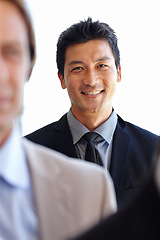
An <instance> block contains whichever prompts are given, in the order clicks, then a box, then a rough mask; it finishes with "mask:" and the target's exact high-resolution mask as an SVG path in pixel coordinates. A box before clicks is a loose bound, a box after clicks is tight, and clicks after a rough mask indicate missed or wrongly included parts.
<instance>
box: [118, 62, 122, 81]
mask: <svg viewBox="0 0 160 240" xmlns="http://www.w3.org/2000/svg"><path fill="white" fill-rule="evenodd" d="M121 80H122V77H121V65H120V66H119V67H118V71H117V82H120V81H121Z"/></svg>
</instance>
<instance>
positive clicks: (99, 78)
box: [59, 39, 121, 120]
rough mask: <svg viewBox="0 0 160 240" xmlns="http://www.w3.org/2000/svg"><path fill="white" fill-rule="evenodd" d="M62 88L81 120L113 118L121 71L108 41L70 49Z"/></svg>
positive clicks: (75, 46)
mask: <svg viewBox="0 0 160 240" xmlns="http://www.w3.org/2000/svg"><path fill="white" fill-rule="evenodd" d="M59 78H60V81H61V86H62V88H67V91H68V94H69V97H70V100H71V109H72V113H73V114H74V115H75V117H76V118H77V119H79V120H80V118H81V117H82V116H83V115H84V116H87V115H88V116H90V115H91V114H92V115H93V114H96V115H99V114H101V116H102V115H103V116H106V114H107V115H108V114H109V115H110V114H111V112H112V99H113V96H114V94H115V90H116V85H117V82H119V81H121V67H119V68H118V70H117V69H116V65H115V59H114V56H113V53H112V50H111V48H110V46H109V44H108V42H107V41H105V40H101V39H96V40H90V41H88V42H86V43H80V44H75V45H72V46H69V47H68V48H67V50H66V53H65V65H64V78H63V77H62V76H61V75H60V74H59Z"/></svg>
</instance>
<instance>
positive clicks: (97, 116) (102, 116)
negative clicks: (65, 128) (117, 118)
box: [72, 109, 112, 132]
mask: <svg viewBox="0 0 160 240" xmlns="http://www.w3.org/2000/svg"><path fill="white" fill-rule="evenodd" d="M72 113H73V115H74V117H75V118H76V119H77V120H78V121H79V122H80V123H82V124H83V125H84V126H85V127H86V128H88V129H89V131H91V132H93V131H94V130H95V129H96V128H97V127H99V126H100V125H101V124H103V123H104V122H105V121H107V119H108V118H109V117H110V116H111V114H112V109H111V110H109V111H106V112H98V113H95V112H94V113H92V112H86V113H80V112H76V111H74V110H72Z"/></svg>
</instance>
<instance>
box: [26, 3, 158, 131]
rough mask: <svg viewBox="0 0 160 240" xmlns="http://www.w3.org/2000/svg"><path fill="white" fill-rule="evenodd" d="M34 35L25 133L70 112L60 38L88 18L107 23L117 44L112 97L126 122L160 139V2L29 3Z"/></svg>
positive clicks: (27, 87) (27, 91) (27, 88)
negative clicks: (59, 60) (118, 72)
mask: <svg viewBox="0 0 160 240" xmlns="http://www.w3.org/2000/svg"><path fill="white" fill-rule="evenodd" d="M27 3H28V5H29V9H30V11H31V14H32V18H33V23H34V27H35V31H36V41H37V61H36V65H35V68H34V71H33V73H32V76H31V78H30V80H29V82H28V83H27V84H26V87H25V97H24V113H23V116H22V134H23V135H25V134H27V133H30V132H32V131H34V130H36V129H38V128H40V127H42V126H44V125H46V124H48V123H51V122H53V121H56V120H58V119H59V118H60V117H61V116H62V115H63V114H64V113H66V112H67V111H68V110H69V108H70V101H69V98H68V95H67V91H66V90H62V89H61V86H60V82H59V79H58V76H57V67H56V44H57V39H58V37H59V34H60V33H61V32H62V31H63V30H65V29H66V28H67V27H69V26H70V25H72V24H73V23H76V22H79V20H84V19H87V18H88V16H90V17H92V18H93V20H100V21H104V22H106V23H108V24H109V25H110V26H111V27H112V28H113V29H114V30H115V32H116V34H117V36H118V40H119V48H120V53H121V66H122V82H121V83H119V84H118V88H117V92H116V95H115V98H114V108H115V110H116V112H117V113H118V114H119V115H120V116H121V117H122V118H123V119H124V120H127V121H130V122H132V123H134V124H136V125H139V126H141V127H143V128H145V129H147V130H149V131H152V132H154V133H156V134H158V135H159V134H160V109H159V103H160V94H159V92H160V84H159V82H160V12H159V0H152V1H148V0H133V1H132V0H109V1H108V0H101V1H97V0H81V1H76V0H68V1H67V0H61V1H54V0H45V1H44V0H43V1H42V0H27Z"/></svg>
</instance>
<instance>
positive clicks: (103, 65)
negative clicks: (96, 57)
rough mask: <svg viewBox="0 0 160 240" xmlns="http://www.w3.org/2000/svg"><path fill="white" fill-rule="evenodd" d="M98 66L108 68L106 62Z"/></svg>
mask: <svg viewBox="0 0 160 240" xmlns="http://www.w3.org/2000/svg"><path fill="white" fill-rule="evenodd" d="M98 68H108V65H106V64H99V65H98Z"/></svg>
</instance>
